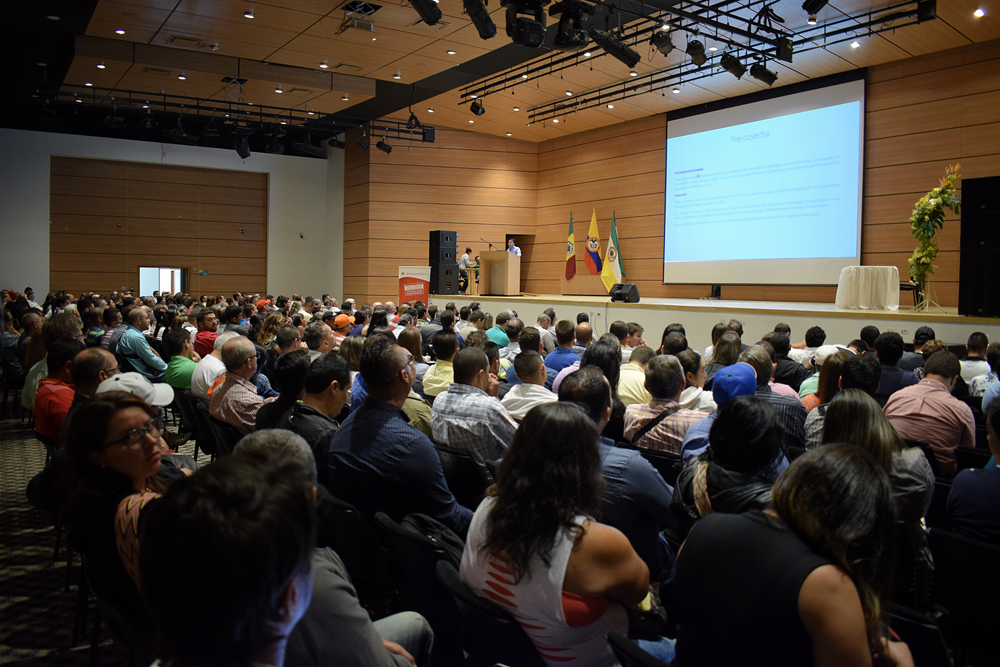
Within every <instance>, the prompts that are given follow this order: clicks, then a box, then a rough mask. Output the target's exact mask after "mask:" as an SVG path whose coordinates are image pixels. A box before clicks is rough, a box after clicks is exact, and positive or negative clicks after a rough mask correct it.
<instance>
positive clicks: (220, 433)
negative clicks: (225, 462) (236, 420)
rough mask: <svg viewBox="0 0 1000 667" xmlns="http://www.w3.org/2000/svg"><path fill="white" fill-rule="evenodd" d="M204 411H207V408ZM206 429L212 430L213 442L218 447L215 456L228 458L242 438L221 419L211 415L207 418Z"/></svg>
mask: <svg viewBox="0 0 1000 667" xmlns="http://www.w3.org/2000/svg"><path fill="white" fill-rule="evenodd" d="M202 405H204V403H202ZM205 410H208V407H207V406H206V408H205ZM208 427H209V428H210V429H212V434H213V435H215V442H216V444H217V445H218V447H217V449H216V452H215V453H216V455H217V456H229V455H230V454H232V453H233V451H234V450H235V449H236V443H237V442H239V441H240V439H241V438H242V437H243V434H242V433H240V431H239V429H237V428H236V427H235V426H233V425H231V424H229V423H227V422H224V421H222V420H221V419H216V418H215V417H213V416H212V415H209V416H208Z"/></svg>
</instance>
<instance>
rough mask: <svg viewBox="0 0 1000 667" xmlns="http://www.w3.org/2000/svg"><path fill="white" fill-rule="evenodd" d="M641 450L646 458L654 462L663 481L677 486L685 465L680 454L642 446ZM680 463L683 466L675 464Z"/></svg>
mask: <svg viewBox="0 0 1000 667" xmlns="http://www.w3.org/2000/svg"><path fill="white" fill-rule="evenodd" d="M639 451H640V452H641V453H642V457H643V458H644V459H646V460H647V461H649V462H650V463H652V464H653V467H654V468H656V470H657V472H659V473H660V477H662V478H663V481H665V482H666V483H667V484H669V485H670V486H677V477H678V476H679V475H680V474H681V468H682V467H683V465H684V463H683V460H682V459H681V455H680V454H671V453H670V452H658V451H656V450H654V449H642V448H641V447H640V448H639ZM678 463H679V464H681V467H676V466H675V464H678Z"/></svg>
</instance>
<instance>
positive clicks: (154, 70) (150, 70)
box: [142, 67, 171, 79]
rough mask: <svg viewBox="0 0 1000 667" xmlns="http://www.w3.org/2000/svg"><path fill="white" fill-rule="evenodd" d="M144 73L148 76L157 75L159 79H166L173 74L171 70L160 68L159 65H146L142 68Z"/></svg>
mask: <svg viewBox="0 0 1000 667" xmlns="http://www.w3.org/2000/svg"><path fill="white" fill-rule="evenodd" d="M142 73H143V74H144V75H146V76H155V77H156V78H158V79H166V78H167V77H168V76H170V74H171V72H170V70H168V69H160V68H159V67H146V68H144V69H143V70H142Z"/></svg>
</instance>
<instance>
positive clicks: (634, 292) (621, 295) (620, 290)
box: [608, 283, 639, 303]
mask: <svg viewBox="0 0 1000 667" xmlns="http://www.w3.org/2000/svg"><path fill="white" fill-rule="evenodd" d="M608 294H609V295H610V296H611V300H612V301H624V302H625V303H639V288H638V287H636V286H635V283H615V284H614V285H612V286H611V291H610V292H609V293H608Z"/></svg>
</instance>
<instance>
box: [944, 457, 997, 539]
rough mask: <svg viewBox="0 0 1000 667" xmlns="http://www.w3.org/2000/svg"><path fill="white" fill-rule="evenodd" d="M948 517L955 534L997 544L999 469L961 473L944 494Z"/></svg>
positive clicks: (964, 471) (971, 470) (972, 470)
mask: <svg viewBox="0 0 1000 667" xmlns="http://www.w3.org/2000/svg"><path fill="white" fill-rule="evenodd" d="M948 518H949V519H951V525H952V526H953V527H954V528H955V532H956V533H960V534H962V535H965V536H966V537H971V538H972V539H975V540H982V541H984V542H992V543H993V544H1000V470H997V469H996V468H993V469H991V470H974V469H969V470H963V471H961V472H960V473H958V474H957V475H956V476H955V481H953V482H952V484H951V493H949V494H948Z"/></svg>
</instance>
